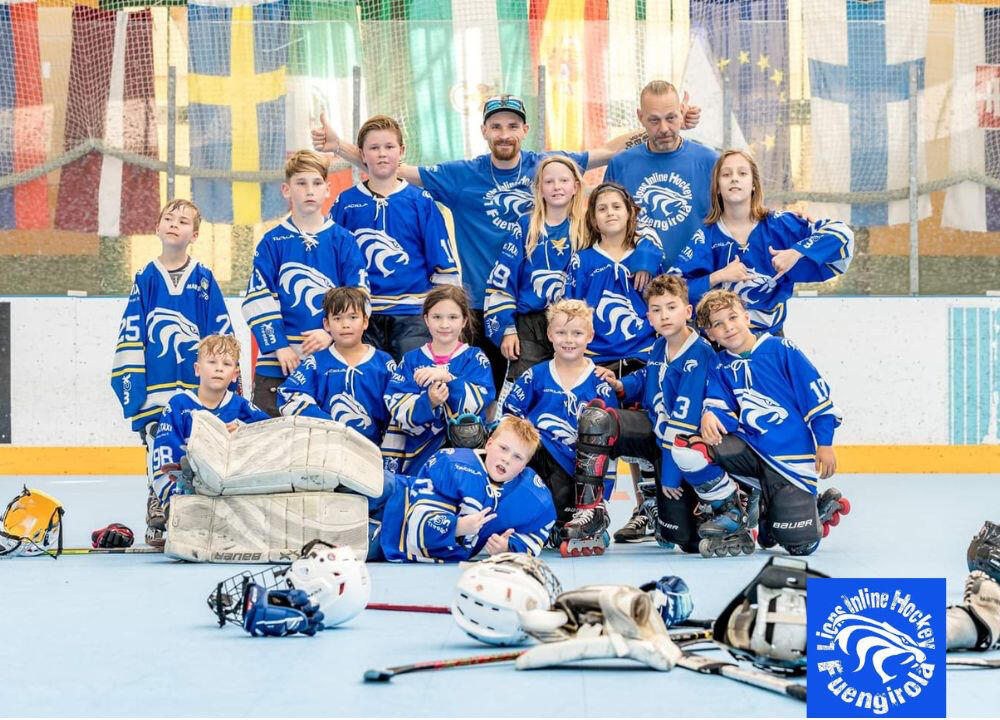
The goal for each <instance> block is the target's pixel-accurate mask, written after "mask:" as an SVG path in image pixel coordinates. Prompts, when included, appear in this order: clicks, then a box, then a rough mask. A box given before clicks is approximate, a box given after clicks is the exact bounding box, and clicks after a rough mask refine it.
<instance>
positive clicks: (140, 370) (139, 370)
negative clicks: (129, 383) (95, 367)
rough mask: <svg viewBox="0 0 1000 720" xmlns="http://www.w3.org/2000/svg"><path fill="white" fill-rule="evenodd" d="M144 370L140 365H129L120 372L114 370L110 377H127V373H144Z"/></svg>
mask: <svg viewBox="0 0 1000 720" xmlns="http://www.w3.org/2000/svg"><path fill="white" fill-rule="evenodd" d="M145 372H146V368H144V367H143V366H142V365H129V366H128V367H123V368H122V369H121V370H115V371H114V372H113V373H111V377H120V376H121V375H128V374H129V373H145Z"/></svg>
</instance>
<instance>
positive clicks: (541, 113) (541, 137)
mask: <svg viewBox="0 0 1000 720" xmlns="http://www.w3.org/2000/svg"><path fill="white" fill-rule="evenodd" d="M537 132H538V149H539V150H544V149H545V147H546V146H545V66H544V65H539V66H538V131H537Z"/></svg>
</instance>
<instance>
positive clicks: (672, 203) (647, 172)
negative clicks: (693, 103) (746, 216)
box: [604, 80, 719, 265]
mask: <svg viewBox="0 0 1000 720" xmlns="http://www.w3.org/2000/svg"><path fill="white" fill-rule="evenodd" d="M636 115H638V117H639V123H640V124H641V125H642V127H643V128H645V130H646V142H645V143H642V144H640V145H636V146H635V147H632V148H630V149H629V150H626V151H625V152H623V153H620V154H618V155H616V156H615V157H614V158H612V159H611V161H610V162H609V163H608V169H607V170H606V171H605V172H604V179H605V180H606V181H609V180H610V181H613V182H616V183H619V184H620V185H622V186H623V187H624V188H625V189H626V190H628V192H630V193H631V194H632V197H633V198H635V202H636V204H637V205H638V206H639V208H640V210H641V214H640V217H639V219H640V222H642V223H644V224H645V225H647V226H648V227H651V228H653V229H654V230H655V231H656V234H657V236H658V237H659V238H660V242H661V244H662V245H663V255H664V258H665V260H666V262H667V264H668V265H670V264H672V263H673V261H674V258H676V257H677V254H678V253H679V252H680V251H681V249H682V248H683V247H684V246H685V245H687V243H688V242H689V241H690V240H691V236H692V235H694V233H695V231H697V230H698V228H699V227H700V226H701V223H702V221H704V219H705V217H706V216H707V215H708V209H709V206H710V205H711V202H712V198H711V191H710V187H711V180H712V168H713V167H714V165H715V161H716V160H717V159H718V157H719V154H718V153H717V152H716V151H715V150H713V149H711V148H709V147H706V146H705V145H702V144H701V143H697V142H695V141H694V140H686V139H684V138H682V137H681V134H680V131H681V129H683V128H685V127H691V126H690V125H688V124H687V123H686V122H685V120H686V118H685V106H684V104H683V103H682V101H681V98H680V96H679V95H678V93H677V89H676V88H675V87H674V86H673V85H671V84H670V83H668V82H666V81H664V80H653V81H652V82H650V83H649V84H648V85H646V87H644V88H643V89H642V92H641V93H640V94H639V108H638V110H636Z"/></svg>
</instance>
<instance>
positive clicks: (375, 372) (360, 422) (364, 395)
mask: <svg viewBox="0 0 1000 720" xmlns="http://www.w3.org/2000/svg"><path fill="white" fill-rule="evenodd" d="M395 369H396V363H395V362H394V361H393V359H392V357H390V355H389V354H388V353H385V352H382V351H381V350H377V349H375V348H373V347H369V348H368V352H367V353H366V354H365V356H364V358H363V359H362V360H361V362H359V363H358V364H357V365H356V366H352V365H350V364H348V362H347V361H346V360H345V359H344V357H343V356H342V355H341V354H340V353H339V352H337V349H336V347H334V346H333V345H331V346H330V347H329V348H327V349H326V350H321V351H319V352H317V353H314V354H312V355H310V356H309V357H306V358H304V359H303V360H302V362H301V363H299V366H298V367H297V368H296V369H295V371H294V372H293V373H292V374H291V375H289V376H288V377H287V378H286V379H285V381H284V382H283V383H281V385H279V386H278V391H277V404H278V408H279V409H280V410H281V414H282V415H306V416H308V417H315V418H322V419H323V420H336V421H337V422H342V423H344V424H345V425H347V426H348V427H351V428H354V429H355V430H357V431H358V432H359V433H361V434H362V435H364V436H365V437H366V438H368V439H369V440H371V441H372V442H373V443H375V444H376V445H381V444H382V438H383V436H384V435H385V428H386V426H387V425H388V424H389V413H388V411H387V410H386V407H385V391H386V388H387V387H388V386H389V380H390V379H391V378H392V373H393V372H394V371H395Z"/></svg>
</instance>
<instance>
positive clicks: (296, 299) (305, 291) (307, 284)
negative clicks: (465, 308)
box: [278, 262, 333, 315]
mask: <svg viewBox="0 0 1000 720" xmlns="http://www.w3.org/2000/svg"><path fill="white" fill-rule="evenodd" d="M278 284H280V285H281V289H282V290H284V291H285V293H286V294H288V295H291V296H292V298H293V302H292V307H296V306H298V305H299V304H300V303H304V304H305V306H306V307H307V308H309V310H310V312H312V314H313V315H318V314H319V312H320V308H321V306H322V303H323V296H324V295H326V291H327V290H329V289H330V288H332V287H333V283H332V282H330V278H328V277H327V276H326V275H324V274H323V273H321V272H320V271H319V270H317V269H316V268H311V267H309V266H308V265H303V264H302V263H294V262H293V263H285V264H284V265H282V266H281V273H280V274H279V275H278Z"/></svg>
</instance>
